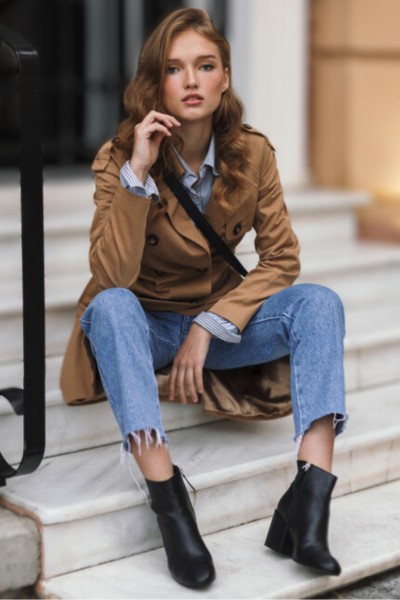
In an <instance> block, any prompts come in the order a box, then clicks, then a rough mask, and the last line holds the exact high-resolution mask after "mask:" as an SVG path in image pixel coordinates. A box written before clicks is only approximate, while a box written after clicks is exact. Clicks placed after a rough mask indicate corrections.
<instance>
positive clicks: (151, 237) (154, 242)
mask: <svg viewBox="0 0 400 600" xmlns="http://www.w3.org/2000/svg"><path fill="white" fill-rule="evenodd" d="M159 241H160V240H159V239H158V237H157V236H156V235H153V234H151V235H148V236H147V243H148V244H150V246H157V244H158V242H159Z"/></svg>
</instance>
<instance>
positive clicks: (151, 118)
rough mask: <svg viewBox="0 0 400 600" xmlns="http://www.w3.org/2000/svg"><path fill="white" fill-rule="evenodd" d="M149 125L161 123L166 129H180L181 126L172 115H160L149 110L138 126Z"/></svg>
mask: <svg viewBox="0 0 400 600" xmlns="http://www.w3.org/2000/svg"><path fill="white" fill-rule="evenodd" d="M151 123H162V124H163V125H164V126H165V127H166V128H168V129H171V128H172V127H180V125H181V124H180V122H179V121H178V119H175V117H173V116H172V115H167V114H165V113H160V112H157V111H155V110H151V111H150V112H149V113H148V114H147V115H146V116H145V118H144V119H143V121H141V123H139V124H138V125H149V124H151Z"/></svg>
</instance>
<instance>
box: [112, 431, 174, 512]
mask: <svg viewBox="0 0 400 600" xmlns="http://www.w3.org/2000/svg"><path fill="white" fill-rule="evenodd" d="M141 432H144V436H145V438H144V442H145V445H146V448H149V447H150V446H151V445H152V444H154V443H155V447H156V448H159V447H161V446H165V447H167V446H168V440H167V437H166V436H165V435H161V433H160V432H159V431H158V429H155V428H154V427H146V428H145V429H140V430H138V431H132V432H131V433H128V435H127V436H125V438H124V440H123V442H122V444H121V447H120V456H119V466H120V469H122V468H126V467H128V470H129V473H130V476H131V478H132V480H133V481H134V482H135V484H136V487H137V488H138V490H139V492H140V493H141V494H142V495H143V496H144V498H145V500H146V504H149V496H148V494H147V493H146V491H145V490H144V489H143V488H142V487H141V485H140V483H139V482H138V480H137V479H136V477H135V474H134V472H133V467H134V466H135V464H136V463H135V460H134V458H133V456H132V452H131V450H130V449H131V442H130V439H132V440H133V442H134V444H135V445H136V446H138V448H139V455H140V454H141V448H142V438H141ZM154 438H155V439H154Z"/></svg>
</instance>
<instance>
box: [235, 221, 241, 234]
mask: <svg viewBox="0 0 400 600" xmlns="http://www.w3.org/2000/svg"><path fill="white" fill-rule="evenodd" d="M241 231H242V225H241V224H240V223H236V225H235V227H234V228H233V233H234V234H235V235H238V233H240V232H241Z"/></svg>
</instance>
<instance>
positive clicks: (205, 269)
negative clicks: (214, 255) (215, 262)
mask: <svg viewBox="0 0 400 600" xmlns="http://www.w3.org/2000/svg"><path fill="white" fill-rule="evenodd" d="M207 270H208V267H203V268H202V269H201V268H197V269H196V271H198V272H199V273H205V272H206V271H207Z"/></svg>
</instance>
